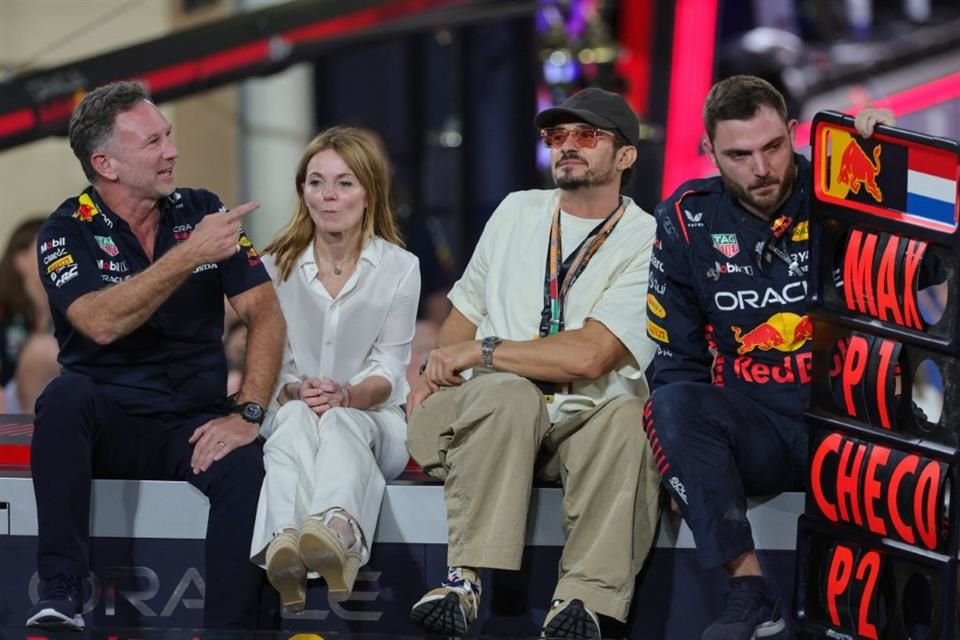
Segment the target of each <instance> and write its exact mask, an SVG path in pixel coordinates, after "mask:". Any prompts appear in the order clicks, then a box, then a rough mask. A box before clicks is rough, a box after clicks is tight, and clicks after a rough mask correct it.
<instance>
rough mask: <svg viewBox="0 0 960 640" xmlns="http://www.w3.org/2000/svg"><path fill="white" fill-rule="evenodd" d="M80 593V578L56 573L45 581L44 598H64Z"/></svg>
mask: <svg viewBox="0 0 960 640" xmlns="http://www.w3.org/2000/svg"><path fill="white" fill-rule="evenodd" d="M79 594H80V579H79V578H75V577H73V576H68V575H64V574H62V573H58V574H57V575H55V576H53V577H52V578H50V580H48V581H47V584H46V588H45V589H44V594H43V595H44V598H43V599H44V600H54V599H56V600H66V599H67V598H72V597H77V596H79Z"/></svg>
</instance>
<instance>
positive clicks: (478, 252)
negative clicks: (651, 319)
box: [449, 190, 657, 422]
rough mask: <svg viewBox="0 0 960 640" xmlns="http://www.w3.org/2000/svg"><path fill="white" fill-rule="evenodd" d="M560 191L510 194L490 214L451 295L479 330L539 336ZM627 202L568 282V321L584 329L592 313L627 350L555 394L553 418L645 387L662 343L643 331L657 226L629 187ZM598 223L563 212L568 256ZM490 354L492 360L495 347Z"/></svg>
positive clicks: (550, 408)
mask: <svg viewBox="0 0 960 640" xmlns="http://www.w3.org/2000/svg"><path fill="white" fill-rule="evenodd" d="M559 195H560V192H559V190H552V191H544V190H531V191H518V192H515V193H511V194H510V195H508V196H507V197H506V198H504V200H503V202H501V203H500V206H499V207H497V209H496V211H494V212H493V215H492V216H491V217H490V220H489V221H487V225H486V227H484V230H483V234H482V235H481V236H480V240H479V242H478V243H477V247H476V249H475V250H474V252H473V256H472V257H471V258H470V263H469V264H468V265H467V268H466V270H465V271H464V273H463V276H462V277H461V278H460V280H458V281H457V282H456V283H455V284H454V286H453V289H452V290H451V291H450V294H449V298H450V301H451V302H452V303H453V305H454V306H455V307H456V308H457V310H459V311H460V313H462V314H463V315H464V316H465V317H466V318H467V319H468V320H470V321H471V322H473V323H474V324H476V325H477V334H476V337H477V338H483V337H484V336H500V337H501V338H504V339H506V340H531V339H533V338H535V337H537V336H538V335H539V333H540V312H541V310H542V309H543V284H544V275H545V270H546V264H547V247H548V244H549V241H550V224H551V222H552V220H553V213H554V211H555V209H556V206H557V202H558V199H559ZM624 202H625V204H626V211H625V212H624V214H623V217H622V218H621V219H620V222H619V223H618V224H617V226H616V228H615V229H614V230H613V232H612V233H611V234H610V236H609V237H608V238H607V240H606V241H605V242H604V243H603V246H601V247H600V249H599V250H598V251H597V252H596V254H595V255H594V256H593V258H592V259H591V260H590V263H589V264H588V265H587V267H586V268H585V269H584V270H583V272H582V273H581V274H580V277H579V278H578V279H577V281H576V282H575V283H574V284H573V286H572V287H570V289H569V291H568V293H567V297H566V299H565V300H564V306H563V310H564V326H565V330H567V331H572V330H575V329H580V328H581V327H583V324H584V322H585V321H586V320H587V319H588V318H592V319H594V320H597V321H599V322H602V323H603V324H604V326H606V327H607V329H609V330H610V331H611V332H612V333H613V334H614V335H615V336H617V338H619V339H620V341H621V342H622V343H623V344H624V346H626V348H627V351H628V352H629V356H628V357H627V358H626V359H625V360H624V361H623V362H621V363H620V364H619V365H618V366H617V367H616V368H615V369H614V370H613V371H611V372H610V373H609V374H607V375H606V376H604V377H602V378H599V379H597V380H583V381H578V382H574V383H573V385H572V387H571V392H572V393H571V394H556V395H555V396H553V399H552V402H548V404H547V410H548V412H549V414H550V419H551V421H553V422H556V421H557V420H559V419H560V418H563V417H566V416H568V415H571V414H573V413H576V412H578V411H582V410H585V409H589V408H592V407H594V406H596V404H597V403H598V401H600V400H604V399H607V398H610V397H613V396H616V395H619V394H623V393H632V394H634V395H637V396H638V397H640V398H643V399H645V398H646V397H647V396H648V395H649V390H648V388H647V385H646V380H645V379H644V377H643V371H644V370H645V369H646V367H647V365H649V364H650V362H651V360H652V359H653V356H654V352H655V351H656V345H655V344H654V343H653V341H652V340H650V338H649V337H648V336H647V333H646V308H647V303H646V296H647V280H648V278H649V265H650V254H651V252H652V249H653V242H654V237H655V235H656V226H657V225H656V222H655V220H654V219H653V216H651V215H649V214H647V213H645V212H644V211H643V210H642V209H641V208H640V207H638V206H637V205H636V204H635V203H634V202H633V200H631V199H630V198H628V197H626V196H624ZM598 222H600V221H599V220H584V219H582V218H576V217H574V216H571V215H567V214H565V213H561V222H560V232H561V240H562V244H563V251H564V258H566V256H567V255H569V254H570V253H571V252H572V251H574V250H575V249H576V248H577V246H578V245H579V243H580V241H581V240H582V239H583V238H584V237H586V235H587V234H588V233H589V232H590V230H592V229H593V228H594V227H595V226H596V225H597V223H598ZM493 362H494V366H496V362H497V356H496V351H494V355H493ZM548 399H549V398H548Z"/></svg>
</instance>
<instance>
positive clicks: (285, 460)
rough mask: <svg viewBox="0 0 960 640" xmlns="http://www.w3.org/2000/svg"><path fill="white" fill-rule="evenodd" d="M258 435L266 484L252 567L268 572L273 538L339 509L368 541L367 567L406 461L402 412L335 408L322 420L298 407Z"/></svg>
mask: <svg viewBox="0 0 960 640" xmlns="http://www.w3.org/2000/svg"><path fill="white" fill-rule="evenodd" d="M261 433H262V435H263V436H264V438H266V443H265V444H264V445H263V462H264V467H265V469H266V476H265V477H264V480H263V486H262V488H261V489H260V502H259V504H258V506H257V519H256V522H255V524H254V529H253V541H252V543H251V545H250V556H251V558H250V559H251V560H252V561H253V562H254V563H256V564H258V565H260V566H264V564H265V562H266V550H267V546H268V545H269V544H270V541H271V540H273V537H274V536H275V535H276V534H278V533H280V532H281V531H283V530H284V529H298V530H299V529H300V527H301V525H302V524H303V522H304V520H305V519H306V518H307V516H310V515H314V514H318V513H321V512H323V511H325V510H327V509H330V508H332V507H340V508H342V509H345V510H346V511H347V512H349V513H350V514H352V515H353V516H354V517H355V518H356V519H357V522H358V523H359V525H360V529H361V531H362V532H363V535H364V538H365V539H366V541H367V545H366V547H367V549H366V553H365V554H364V558H363V563H364V564H366V562H367V561H368V560H369V547H370V543H371V542H372V540H373V533H374V530H375V529H376V527H377V518H378V516H379V515H380V503H381V501H382V500H383V491H384V488H385V487H386V481H387V480H392V479H393V478H395V477H397V476H398V475H400V473H401V472H402V471H403V469H404V467H405V466H406V464H407V460H408V453H407V448H406V446H405V444H404V440H405V439H406V434H407V423H406V420H405V419H404V415H403V411H402V410H401V409H400V407H387V408H384V409H375V410H368V411H364V410H360V409H343V408H336V409H330V410H329V411H327V412H326V413H324V414H323V415H322V416H318V415H316V414H315V413H314V412H313V411H311V410H310V408H309V407H308V406H307V405H306V404H305V403H303V402H301V401H300V400H293V401H290V402H287V403H286V404H284V405H283V406H282V407H280V409H279V410H278V411H277V412H276V414H274V416H273V419H272V420H269V421H268V423H267V424H265V425H264V428H263V430H262V431H261ZM310 577H316V576H314V575H312V574H311V576H310Z"/></svg>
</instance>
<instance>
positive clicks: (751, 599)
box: [717, 589, 773, 622]
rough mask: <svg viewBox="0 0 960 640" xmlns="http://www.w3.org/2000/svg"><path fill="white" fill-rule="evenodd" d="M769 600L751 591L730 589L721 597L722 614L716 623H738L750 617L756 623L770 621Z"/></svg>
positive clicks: (771, 611)
mask: <svg viewBox="0 0 960 640" xmlns="http://www.w3.org/2000/svg"><path fill="white" fill-rule="evenodd" d="M772 613H773V607H772V606H771V604H770V600H769V599H768V598H767V597H766V596H765V595H764V594H762V593H760V592H759V591H754V590H752V589H731V590H730V591H728V592H727V593H726V594H725V595H724V597H723V612H722V613H721V614H720V617H719V618H718V619H717V622H740V621H743V620H749V619H750V617H751V616H752V617H753V618H754V619H755V620H756V621H757V622H763V621H765V620H769V619H771V618H772V617H773V616H772Z"/></svg>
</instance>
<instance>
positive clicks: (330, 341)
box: [323, 340, 333, 347]
mask: <svg viewBox="0 0 960 640" xmlns="http://www.w3.org/2000/svg"><path fill="white" fill-rule="evenodd" d="M323 344H325V345H326V346H328V347H329V346H330V345H332V344H333V340H327V341H326V342H324V343H323Z"/></svg>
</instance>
